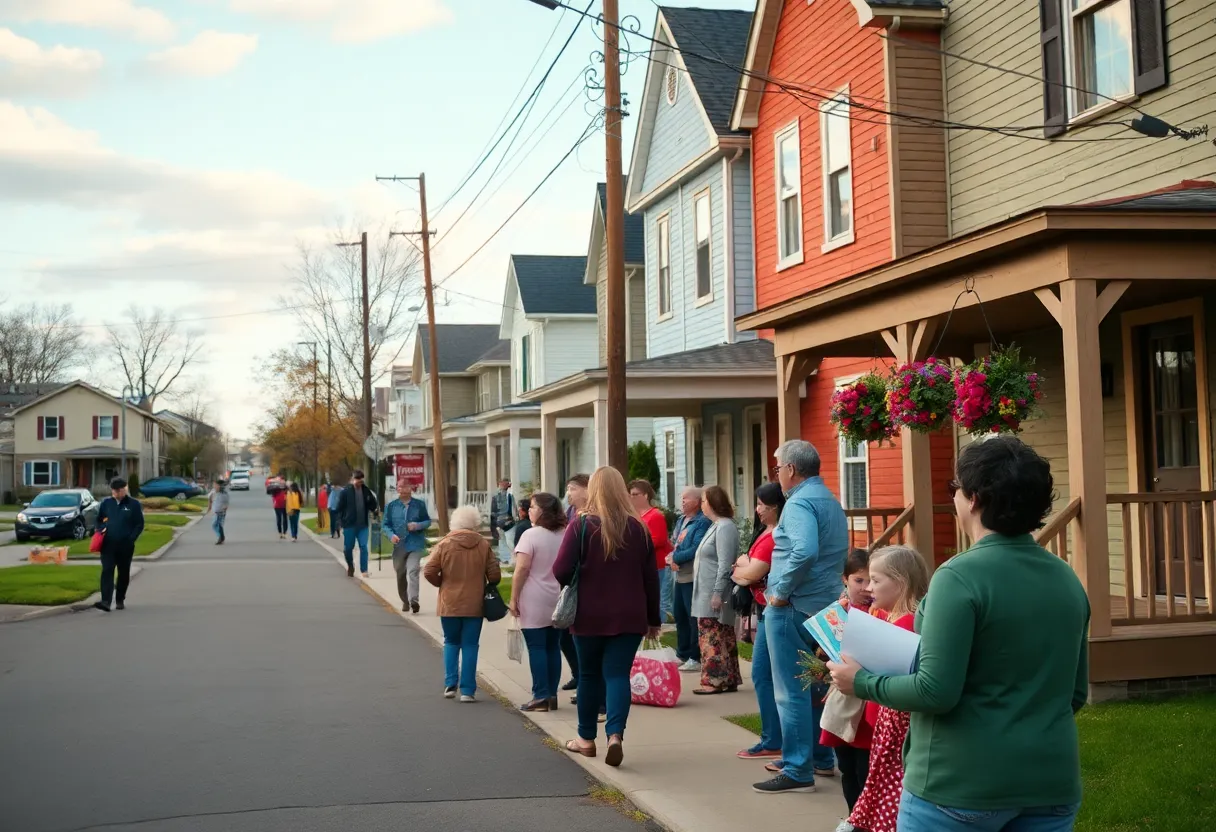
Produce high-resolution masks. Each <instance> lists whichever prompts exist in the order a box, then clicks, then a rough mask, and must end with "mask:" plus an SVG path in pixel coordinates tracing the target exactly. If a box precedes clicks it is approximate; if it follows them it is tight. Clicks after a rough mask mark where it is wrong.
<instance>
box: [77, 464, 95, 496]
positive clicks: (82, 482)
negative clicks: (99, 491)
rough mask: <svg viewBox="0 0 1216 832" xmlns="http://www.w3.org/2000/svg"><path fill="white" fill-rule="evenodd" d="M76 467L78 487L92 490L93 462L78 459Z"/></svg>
mask: <svg viewBox="0 0 1216 832" xmlns="http://www.w3.org/2000/svg"><path fill="white" fill-rule="evenodd" d="M74 467H75V468H76V487H77V488H89V489H91V488H92V487H93V460H91V459H78V460H76V464H75V466H74Z"/></svg>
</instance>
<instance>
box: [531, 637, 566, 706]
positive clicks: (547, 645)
mask: <svg viewBox="0 0 1216 832" xmlns="http://www.w3.org/2000/svg"><path fill="white" fill-rule="evenodd" d="M523 633H524V643H525V644H527V645H528V667H530V668H531V669H532V698H533V699H550V698H552V697H554V696H557V689H558V688H559V687H560V686H561V683H562V631H561V630H558V629H555V628H553V627H525V628H524V631H523Z"/></svg>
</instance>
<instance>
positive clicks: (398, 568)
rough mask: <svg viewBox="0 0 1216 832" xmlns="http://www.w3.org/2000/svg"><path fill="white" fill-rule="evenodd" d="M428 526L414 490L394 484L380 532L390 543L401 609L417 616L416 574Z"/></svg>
mask: <svg viewBox="0 0 1216 832" xmlns="http://www.w3.org/2000/svg"><path fill="white" fill-rule="evenodd" d="M430 525H431V516H430V514H428V513H427V510H426V503H425V502H423V501H422V500H419V499H418V498H417V497H415V496H414V486H413V485H412V484H410V483H408V482H399V483H398V484H397V499H395V500H393V501H392V502H391V503H389V504H388V505H387V506H385V508H384V529H385V531H387V532H388V533H389V538H390V539H391V540H392V541H393V570H394V571H395V572H396V573H397V594H398V595H400V596H401V609H402V611H404V610H409V611H410V612H412V613H414V615H417V614H418V610H419V606H418V573H419V572H420V571H421V569H422V556H423V555H425V554H426V530H427V529H428V528H429V527H430Z"/></svg>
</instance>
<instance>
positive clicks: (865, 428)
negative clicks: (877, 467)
mask: <svg viewBox="0 0 1216 832" xmlns="http://www.w3.org/2000/svg"><path fill="white" fill-rule="evenodd" d="M830 418H831V421H832V424H833V425H835V426H836V431H837V432H838V433H839V434H840V435H841V436H843V437H845V438H846V439H848V440H850V441H852V442H856V443H858V444H862V443H865V442H881V441H883V440H884V439H890V438H891V437H892V436H894V435H895V432H896V428H895V427H894V426H893V425H892V424H891V418H890V415H889V414H888V412H887V380H886V379H885V378H883V377H882V376H880V375H878V374H876V373H868V374H866V375H864V376H862V377H861V378H859V379H857V381H855V382H853V383H852V384H849V385H846V386H844V387H841V388H840V389H839V390H837V391H836V392H835V393H834V394H833V395H832V408H831V413H830Z"/></svg>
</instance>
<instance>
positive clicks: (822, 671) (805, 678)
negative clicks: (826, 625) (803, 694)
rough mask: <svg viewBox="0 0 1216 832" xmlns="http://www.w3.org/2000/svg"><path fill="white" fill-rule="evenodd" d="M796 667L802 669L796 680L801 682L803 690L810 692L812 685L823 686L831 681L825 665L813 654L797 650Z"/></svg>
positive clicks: (830, 675)
mask: <svg viewBox="0 0 1216 832" xmlns="http://www.w3.org/2000/svg"><path fill="white" fill-rule="evenodd" d="M816 652H818V651H816ZM798 666H799V667H801V668H802V672H801V673H799V674H798V680H799V681H800V682H802V689H803V690H810V689H811V686H812V685H824V684H827V683H828V682H830V681H832V674H831V671H829V670H828V666H827V664H826V663H825V662H824V660H823V659H822V658H820V657H819V656H817V655H816V654H815V653H808V652H807V651H806V650H799V651H798Z"/></svg>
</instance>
